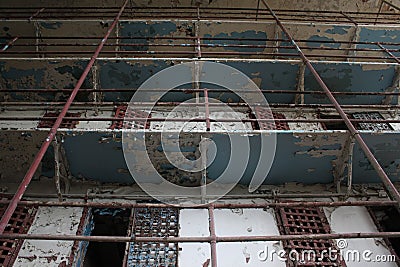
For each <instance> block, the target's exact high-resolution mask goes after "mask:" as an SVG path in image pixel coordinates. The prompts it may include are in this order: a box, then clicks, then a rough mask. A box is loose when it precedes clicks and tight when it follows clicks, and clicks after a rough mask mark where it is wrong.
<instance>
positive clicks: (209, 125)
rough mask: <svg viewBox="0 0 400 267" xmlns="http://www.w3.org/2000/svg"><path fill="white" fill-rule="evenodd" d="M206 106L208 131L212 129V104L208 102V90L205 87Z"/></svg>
mask: <svg viewBox="0 0 400 267" xmlns="http://www.w3.org/2000/svg"><path fill="white" fill-rule="evenodd" d="M204 106H205V109H206V112H205V115H206V131H207V132H209V131H210V129H211V122H210V105H209V103H208V90H207V89H204Z"/></svg>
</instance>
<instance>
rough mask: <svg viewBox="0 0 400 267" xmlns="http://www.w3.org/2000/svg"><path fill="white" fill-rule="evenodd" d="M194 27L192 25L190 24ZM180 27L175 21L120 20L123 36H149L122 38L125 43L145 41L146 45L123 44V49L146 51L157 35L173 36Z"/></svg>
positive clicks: (121, 34)
mask: <svg viewBox="0 0 400 267" xmlns="http://www.w3.org/2000/svg"><path fill="white" fill-rule="evenodd" d="M190 27H192V26H190ZM177 30H178V28H177V25H176V24H175V23H174V22H151V23H147V22H141V21H140V22H136V21H129V22H126V21H124V22H120V36H122V37H149V38H147V39H122V40H121V44H124V43H133V44H138V43H145V44H146V45H144V46H139V47H138V46H122V47H121V50H139V51H146V50H148V49H149V47H148V44H149V43H151V42H153V41H154V38H153V37H156V36H171V35H172V34H173V33H175V32H177Z"/></svg>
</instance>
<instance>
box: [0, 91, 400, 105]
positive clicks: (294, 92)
mask: <svg viewBox="0 0 400 267" xmlns="http://www.w3.org/2000/svg"><path fill="white" fill-rule="evenodd" d="M136 90H137V89H136V88H101V89H100V88H99V89H91V88H89V89H85V88H82V89H80V90H79V92H80V93H93V92H132V93H134V92H136ZM140 90H141V91H143V92H144V91H152V92H161V91H165V89H158V88H154V89H140ZM168 90H169V92H183V93H192V92H193V93H196V92H203V91H204V89H192V88H179V89H178V88H174V89H168ZM207 90H208V91H209V92H221V93H229V92H231V90H233V89H232V88H230V89H223V88H221V89H217V88H215V89H207ZM72 91H73V89H54V88H52V89H40V88H27V89H26V88H17V89H0V93H1V92H34V93H60V92H62V93H65V92H72ZM234 91H235V92H242V93H255V92H254V91H252V90H248V89H239V88H238V89H234ZM260 91H261V92H262V93H265V94H303V95H312V94H317V95H322V94H325V92H323V91H295V90H274V89H273V90H269V89H260V90H259V91H257V92H256V93H257V94H258V93H259V92H260ZM331 93H332V94H335V95H361V96H371V95H400V92H362V91H354V92H339V91H332V92H331ZM0 103H2V104H4V105H6V103H7V102H0ZM29 103H31V102H29ZM32 103H34V102H32ZM46 103H52V102H46ZM210 104H213V103H210Z"/></svg>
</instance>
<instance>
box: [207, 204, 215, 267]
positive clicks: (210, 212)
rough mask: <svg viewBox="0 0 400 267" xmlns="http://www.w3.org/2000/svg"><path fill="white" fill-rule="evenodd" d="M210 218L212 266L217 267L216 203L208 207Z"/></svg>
mask: <svg viewBox="0 0 400 267" xmlns="http://www.w3.org/2000/svg"><path fill="white" fill-rule="evenodd" d="M208 220H209V222H208V223H209V228H210V237H211V241H210V243H211V266H212V267H217V235H216V233H215V217H214V205H213V204H210V206H209V207H208Z"/></svg>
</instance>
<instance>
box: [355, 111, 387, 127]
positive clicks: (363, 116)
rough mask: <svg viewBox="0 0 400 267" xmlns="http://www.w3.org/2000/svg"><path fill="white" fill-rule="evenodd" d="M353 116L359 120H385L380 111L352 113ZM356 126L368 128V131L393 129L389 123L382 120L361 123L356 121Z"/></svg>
mask: <svg viewBox="0 0 400 267" xmlns="http://www.w3.org/2000/svg"><path fill="white" fill-rule="evenodd" d="M351 116H352V117H353V118H354V119H357V120H384V118H383V117H382V115H381V114H380V113H379V112H360V113H353V114H351ZM355 126H356V128H357V129H358V130H367V131H390V130H393V129H392V127H390V125H389V124H388V123H380V122H360V123H355Z"/></svg>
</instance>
